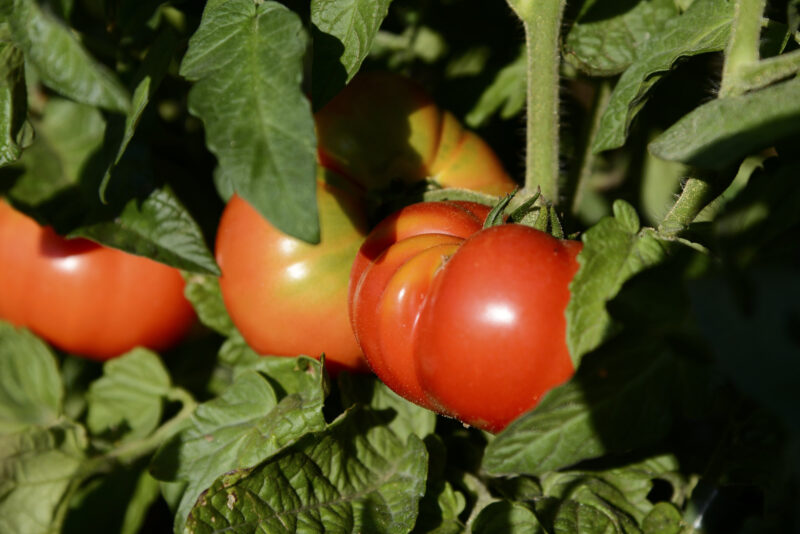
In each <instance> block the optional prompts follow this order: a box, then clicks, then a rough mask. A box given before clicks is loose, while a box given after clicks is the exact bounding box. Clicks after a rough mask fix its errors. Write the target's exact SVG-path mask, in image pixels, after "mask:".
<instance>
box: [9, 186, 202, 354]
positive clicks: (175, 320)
mask: <svg viewBox="0 0 800 534" xmlns="http://www.w3.org/2000/svg"><path fill="white" fill-rule="evenodd" d="M183 288H184V280H183V277H182V276H181V274H180V272H179V271H178V270H177V269H174V268H172V267H168V266H166V265H163V264H161V263H158V262H155V261H153V260H150V259H148V258H144V257H141V256H135V255H133V254H128V253H126V252H122V251H120V250H116V249H112V248H108V247H104V246H102V245H98V244H97V243H94V242H92V241H89V240H87V239H81V238H77V239H66V238H64V237H61V236H59V235H58V234H56V232H55V231H54V230H53V229H52V228H50V227H42V226H40V225H39V224H38V223H37V222H36V221H34V220H33V219H31V218H29V217H27V216H26V215H24V214H22V213H20V212H18V211H16V210H15V209H14V208H12V207H11V206H10V205H9V204H8V203H7V202H6V201H4V200H0V319H3V320H6V321H8V322H10V323H12V324H15V325H17V326H23V327H26V328H29V329H30V330H32V331H33V332H34V333H36V334H37V335H39V336H40V337H42V338H44V339H45V340H47V341H48V342H50V343H51V344H53V345H54V346H56V347H58V348H59V349H62V350H64V351H67V352H70V353H74V354H76V355H80V356H85V357H88V358H91V359H94V360H100V361H103V360H108V359H110V358H113V357H115V356H119V355H122V354H124V353H125V352H128V351H129V350H131V349H133V348H134V347H137V346H143V347H147V348H150V349H153V350H156V351H160V350H164V349H167V348H169V347H171V346H173V345H174V344H176V343H177V342H178V341H180V339H181V338H183V336H184V335H185V334H186V333H187V331H188V330H189V328H190V327H191V325H192V324H193V322H194V320H195V314H194V310H193V309H192V307H191V305H190V304H189V302H188V301H187V300H186V298H185V297H184V295H183Z"/></svg>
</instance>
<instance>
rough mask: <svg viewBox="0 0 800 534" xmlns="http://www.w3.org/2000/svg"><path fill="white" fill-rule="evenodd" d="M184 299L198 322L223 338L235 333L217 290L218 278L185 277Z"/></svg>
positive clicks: (198, 275)
mask: <svg viewBox="0 0 800 534" xmlns="http://www.w3.org/2000/svg"><path fill="white" fill-rule="evenodd" d="M185 293H186V298H187V299H189V302H191V303H192V306H193V307H194V311H195V312H196V313H197V317H198V318H199V319H200V322H201V323H203V324H204V325H206V326H207V327H209V328H211V329H213V330H215V331H217V332H219V333H220V334H222V335H224V336H231V335H233V334H234V332H236V327H235V326H234V325H233V321H231V318H230V316H229V315H228V311H227V309H226V308H225V303H224V302H223V300H222V293H221V292H220V289H219V278H217V277H216V276H207V275H201V274H192V275H189V276H187V277H186V289H185Z"/></svg>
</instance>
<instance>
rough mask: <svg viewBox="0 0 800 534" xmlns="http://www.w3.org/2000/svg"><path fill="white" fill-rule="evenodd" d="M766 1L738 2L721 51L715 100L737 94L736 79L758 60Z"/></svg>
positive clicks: (742, 0)
mask: <svg viewBox="0 0 800 534" xmlns="http://www.w3.org/2000/svg"><path fill="white" fill-rule="evenodd" d="M766 3H767V0H738V2H737V3H736V12H735V15H734V19H733V28H732V29H731V38H730V41H729V42H728V48H727V49H726V50H725V66H724V67H723V70H722V84H721V86H720V91H719V96H720V97H726V96H734V95H736V94H737V93H739V92H741V90H740V89H739V87H740V83H739V78H740V76H741V75H742V70H743V69H744V68H746V67H748V66H750V65H753V64H755V63H757V62H758V60H759V57H760V55H759V40H760V38H761V16H762V15H763V13H764V7H765V6H766Z"/></svg>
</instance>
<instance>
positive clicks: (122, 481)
mask: <svg viewBox="0 0 800 534" xmlns="http://www.w3.org/2000/svg"><path fill="white" fill-rule="evenodd" d="M160 496H161V492H160V489H159V485H158V481H157V480H156V479H154V478H153V477H152V476H150V474H149V473H148V472H147V469H145V468H144V466H143V465H142V462H137V463H136V464H135V465H133V466H124V467H122V468H117V469H115V470H114V471H112V472H111V473H110V474H106V475H105V476H101V477H96V478H93V479H92V480H91V481H90V482H88V483H87V484H84V485H82V486H81V487H80V489H79V490H78V492H77V493H76V495H75V496H74V498H73V499H72V500H71V502H70V509H69V512H68V513H67V518H66V521H65V522H64V530H63V534H82V533H84V532H86V529H87V526H88V525H91V529H92V530H94V531H95V532H119V533H120V534H136V533H137V532H139V531H140V529H141V528H142V526H143V524H144V522H145V520H146V518H147V514H148V512H149V510H150V507H151V506H152V505H153V504H154V503H155V502H156V501H157V500H158V498H159V497H160Z"/></svg>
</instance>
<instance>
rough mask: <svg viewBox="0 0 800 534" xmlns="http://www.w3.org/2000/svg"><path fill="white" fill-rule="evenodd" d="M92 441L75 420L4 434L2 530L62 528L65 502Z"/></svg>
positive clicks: (0, 454)
mask: <svg viewBox="0 0 800 534" xmlns="http://www.w3.org/2000/svg"><path fill="white" fill-rule="evenodd" d="M86 447H87V441H86V436H85V433H84V431H83V428H82V427H80V426H78V425H75V424H72V423H62V424H60V425H58V426H53V427H50V428H30V429H28V430H26V431H23V432H19V433H16V434H9V435H4V436H0V532H31V533H40V532H41V533H45V532H58V531H60V528H59V527H60V525H59V508H60V507H61V506H63V505H64V504H65V500H66V499H67V498H68V496H69V494H70V492H71V485H72V482H73V479H74V478H75V477H76V475H77V473H78V471H79V470H80V468H81V466H82V465H83V464H84V462H85V457H84V450H85V449H86Z"/></svg>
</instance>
